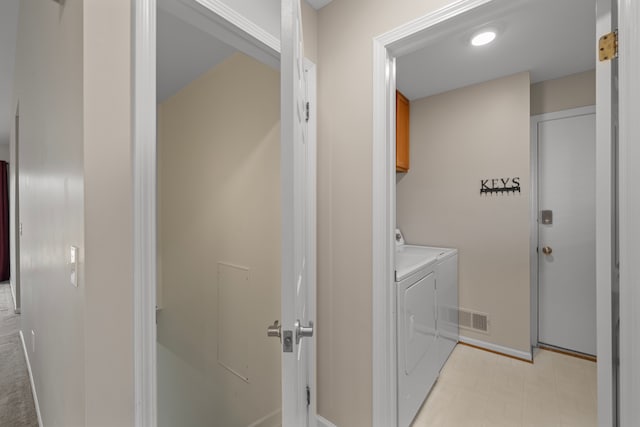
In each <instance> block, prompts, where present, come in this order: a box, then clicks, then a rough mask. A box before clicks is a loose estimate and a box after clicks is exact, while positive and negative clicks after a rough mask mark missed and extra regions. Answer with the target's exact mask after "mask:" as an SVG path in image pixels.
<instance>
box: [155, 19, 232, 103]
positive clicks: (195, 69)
mask: <svg viewBox="0 0 640 427" xmlns="http://www.w3.org/2000/svg"><path fill="white" fill-rule="evenodd" d="M157 23H158V30H157V31H158V32H157V37H158V39H157V61H158V66H157V76H156V77H157V91H156V96H157V98H158V102H162V101H164V100H166V99H167V98H169V97H170V96H172V95H174V94H175V93H176V92H178V91H179V90H180V89H182V88H183V87H184V86H186V85H187V84H189V83H190V82H191V81H193V80H194V79H195V78H197V77H198V76H200V75H202V74H203V73H205V72H206V71H207V70H209V69H211V68H212V67H214V66H215V65H217V64H219V63H220V62H222V61H224V60H225V59H227V58H228V57H229V56H231V55H232V54H233V53H235V52H237V50H236V49H234V48H233V47H231V46H229V45H227V44H225V43H223V42H221V41H219V40H218V39H216V38H215V37H213V36H211V35H209V34H207V33H205V32H204V31H201V30H199V29H198V28H196V27H194V26H192V25H191V24H188V23H186V22H184V21H183V20H181V19H179V18H177V17H176V16H175V15H172V14H171V13H169V12H165V11H163V10H162V9H160V8H158V17H157Z"/></svg>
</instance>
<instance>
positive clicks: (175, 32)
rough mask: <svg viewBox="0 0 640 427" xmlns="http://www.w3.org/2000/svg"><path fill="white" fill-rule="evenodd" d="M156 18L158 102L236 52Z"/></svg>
mask: <svg viewBox="0 0 640 427" xmlns="http://www.w3.org/2000/svg"><path fill="white" fill-rule="evenodd" d="M0 1H4V0H0ZM331 1H332V0H307V3H309V4H310V5H311V6H312V7H313V8H314V9H316V10H318V9H320V8H322V7H324V6H326V5H327V4H329V3H330V2H331ZM157 16H158V17H157V25H158V30H157V31H158V33H157V37H158V39H157V61H158V67H157V75H156V77H157V91H156V96H157V99H158V102H163V101H164V100H166V99H167V98H169V97H171V96H172V95H174V94H176V93H177V92H178V91H179V90H180V89H182V88H183V87H185V86H186V85H187V84H189V83H190V82H191V81H193V80H194V79H196V78H197V77H198V76H200V75H202V74H204V73H205V72H207V71H208V70H210V69H211V68H213V67H214V66H216V65H217V64H219V63H221V62H222V61H224V60H225V59H227V58H228V57H229V56H231V55H232V54H233V53H235V52H238V50H237V49H235V48H233V47H231V46H229V45H228V44H226V43H223V42H221V41H219V40H218V39H216V38H215V37H213V36H211V35H209V34H208V33H206V32H204V31H201V30H199V29H198V28H196V27H194V26H192V25H191V24H188V23H186V22H184V21H183V20H181V19H180V18H178V17H176V16H175V15H173V14H171V13H169V12H166V11H164V10H163V9H161V8H158V12H157Z"/></svg>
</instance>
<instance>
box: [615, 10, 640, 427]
mask: <svg viewBox="0 0 640 427" xmlns="http://www.w3.org/2000/svg"><path fill="white" fill-rule="evenodd" d="M639 25H640V4H639V3H638V2H637V1H635V0H621V1H619V2H618V35H619V49H620V51H619V59H618V67H619V68H618V82H619V86H618V90H619V129H620V132H619V140H618V141H619V159H620V160H619V212H620V216H619V218H620V220H619V226H620V228H619V230H620V231H619V235H620V377H619V378H620V396H619V397H620V400H619V404H620V413H619V422H620V425H621V426H628V425H629V426H630V425H635V424H637V423H638V420H639V419H640V405H638V399H639V398H640V367H638V360H640V337H638V331H639V330H640V314H638V309H639V308H640V286H639V284H640V263H638V259H639V258H640V187H638V182H640V168H638V164H639V163H640V144H638V142H639V141H640V121H639V120H638V117H640V81H639V80H638V75H639V74H640V55H639V54H638V52H639V50H640V37H639V36H638V30H639Z"/></svg>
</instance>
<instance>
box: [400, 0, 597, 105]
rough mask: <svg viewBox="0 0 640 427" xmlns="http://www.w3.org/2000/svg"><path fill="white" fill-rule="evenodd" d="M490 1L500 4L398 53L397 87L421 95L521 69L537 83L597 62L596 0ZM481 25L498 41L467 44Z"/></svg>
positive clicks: (456, 20)
mask: <svg viewBox="0 0 640 427" xmlns="http://www.w3.org/2000/svg"><path fill="white" fill-rule="evenodd" d="M492 3H501V4H500V5H499V9H496V7H495V6H493V8H492V7H491V6H484V7H481V8H479V9H478V10H477V11H472V12H471V13H467V14H464V15H462V16H460V17H457V18H454V19H453V20H452V21H451V22H450V24H448V25H447V28H448V30H447V32H446V34H445V35H444V36H438V37H433V38H432V39H431V40H429V43H428V45H427V46H426V47H424V48H422V49H420V50H418V51H415V52H413V53H410V54H407V55H404V56H401V57H399V58H398V59H397V63H396V74H397V87H398V89H399V90H400V91H401V92H402V93H403V94H404V95H405V96H407V97H408V98H409V99H419V98H423V97H425V96H429V95H434V94H437V93H441V92H446V91H448V90H452V89H456V88H460V87H464V86H468V85H470V84H474V83H479V82H483V81H487V80H491V79H494V78H498V77H502V76H507V75H510V74H514V73H517V72H520V71H530V73H531V82H532V83H536V82H540V81H543V80H548V79H555V78H558V77H562V76H566V75H569V74H573V73H577V72H580V71H585V70H589V69H592V68H594V67H595V56H596V48H595V45H596V40H595V38H596V35H595V0H508V1H502V2H492ZM492 3H489V5H491V4H492ZM507 3H508V4H507ZM484 28H496V29H497V30H498V37H497V38H496V40H495V41H494V42H493V43H491V44H489V45H486V46H481V47H473V46H471V44H470V43H469V41H470V38H471V36H472V35H473V34H476V33H477V32H478V31H480V30H481V29H484Z"/></svg>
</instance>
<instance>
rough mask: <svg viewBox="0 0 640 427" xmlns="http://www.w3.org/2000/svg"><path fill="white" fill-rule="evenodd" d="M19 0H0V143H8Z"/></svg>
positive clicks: (11, 112) (11, 111)
mask: <svg viewBox="0 0 640 427" xmlns="http://www.w3.org/2000/svg"><path fill="white" fill-rule="evenodd" d="M19 9H20V0H0V144H8V143H9V132H10V130H11V121H12V120H11V118H12V117H13V116H14V114H15V112H14V111H13V105H12V103H13V68H14V66H15V57H16V40H17V38H18V11H19Z"/></svg>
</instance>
